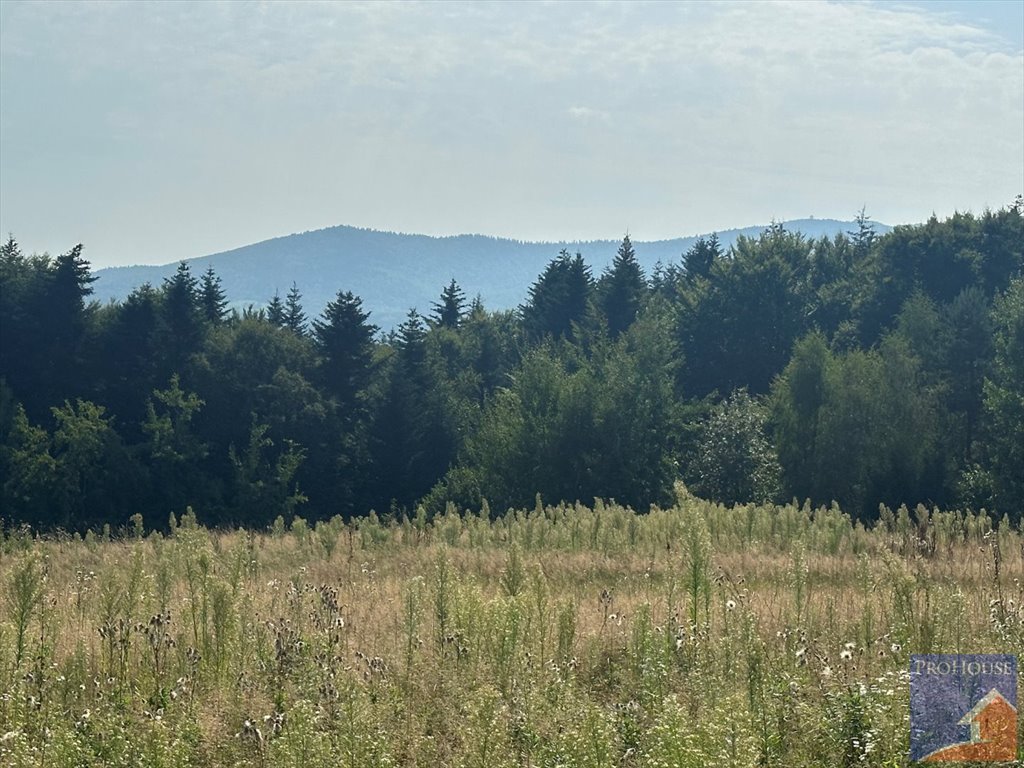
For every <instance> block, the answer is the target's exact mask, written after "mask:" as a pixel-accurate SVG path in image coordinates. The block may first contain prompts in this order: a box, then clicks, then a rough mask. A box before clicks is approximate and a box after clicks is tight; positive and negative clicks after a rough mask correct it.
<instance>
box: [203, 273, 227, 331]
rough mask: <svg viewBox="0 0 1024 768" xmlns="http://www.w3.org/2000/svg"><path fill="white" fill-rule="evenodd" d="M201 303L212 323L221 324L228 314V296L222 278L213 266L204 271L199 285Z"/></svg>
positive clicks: (208, 319) (209, 321)
mask: <svg viewBox="0 0 1024 768" xmlns="http://www.w3.org/2000/svg"><path fill="white" fill-rule="evenodd" d="M199 303H200V305H201V306H202V308H203V315H204V316H205V317H206V321H207V322H208V323H210V324H211V325H219V324H220V323H221V322H223V321H224V318H225V317H226V316H227V313H228V310H227V307H228V300H227V296H225V294H224V288H223V286H222V285H221V282H220V278H219V277H218V276H217V274H216V273H215V272H214V271H213V267H212V266H211V267H209V268H208V269H207V270H206V271H205V272H204V273H203V279H202V282H201V283H200V287H199Z"/></svg>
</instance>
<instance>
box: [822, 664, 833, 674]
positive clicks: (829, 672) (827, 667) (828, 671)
mask: <svg viewBox="0 0 1024 768" xmlns="http://www.w3.org/2000/svg"><path fill="white" fill-rule="evenodd" d="M821 676H822V677H832V667H830V666H828V665H825V668H824V669H822V670H821Z"/></svg>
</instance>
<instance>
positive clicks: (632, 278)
mask: <svg viewBox="0 0 1024 768" xmlns="http://www.w3.org/2000/svg"><path fill="white" fill-rule="evenodd" d="M646 291H647V282H646V281H645V279H644V273H643V269H641V267H640V263H639V262H638V261H637V260H636V253H635V252H634V251H633V244H632V243H631V242H630V241H629V235H626V236H625V237H624V238H622V245H620V246H619V250H618V253H617V254H616V255H615V260H614V261H613V262H612V266H611V268H610V269H609V270H608V271H607V272H605V274H604V275H603V276H602V277H601V282H600V284H599V285H598V293H599V295H600V302H601V309H602V310H604V316H605V319H606V321H607V323H608V333H609V335H610V336H611V337H612V338H613V339H616V338H618V337H619V334H621V333H622V332H623V331H625V330H626V329H627V328H629V326H630V325H632V324H633V321H634V320H636V316H637V314H638V313H639V312H640V307H641V306H642V305H643V301H644V295H645V294H646Z"/></svg>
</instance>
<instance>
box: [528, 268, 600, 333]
mask: <svg viewBox="0 0 1024 768" xmlns="http://www.w3.org/2000/svg"><path fill="white" fill-rule="evenodd" d="M593 285H594V281H593V278H592V277H591V275H590V267H588V266H587V265H586V263H585V262H584V261H583V255H582V254H580V253H577V254H576V255H575V256H570V255H569V252H568V251H567V250H564V249H563V250H562V251H561V253H559V255H558V256H557V257H556V258H555V259H553V260H552V261H551V262H550V263H549V264H548V266H547V267H546V268H545V270H544V272H543V274H541V276H540V277H539V278H537V282H535V283H534V284H533V286H531V288H530V300H529V302H528V303H527V304H526V305H525V306H524V307H523V308H522V316H523V325H524V326H525V328H526V331H527V333H528V334H530V336H532V337H533V338H535V339H540V338H543V337H544V336H552V337H554V338H566V339H570V340H572V339H573V338H574V333H573V323H581V322H583V320H584V319H585V317H586V315H587V308H588V306H589V303H590V297H591V293H592V292H593Z"/></svg>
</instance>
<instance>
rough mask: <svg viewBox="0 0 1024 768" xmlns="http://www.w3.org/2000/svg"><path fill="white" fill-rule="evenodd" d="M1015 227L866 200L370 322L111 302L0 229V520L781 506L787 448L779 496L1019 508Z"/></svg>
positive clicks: (172, 289) (171, 291)
mask: <svg viewBox="0 0 1024 768" xmlns="http://www.w3.org/2000/svg"><path fill="white" fill-rule="evenodd" d="M1022 242H1024V219H1022V216H1021V208H1020V206H1016V205H1015V206H1013V207H1010V208H1006V209H1001V210H998V211H985V212H984V213H982V214H981V215H977V216H976V215H973V214H956V215H955V216H953V217H951V218H950V219H948V220H946V221H938V220H937V219H933V220H930V221H928V222H927V223H925V224H922V225H917V226H907V227H898V228H897V229H896V230H895V231H894V232H892V233H890V234H886V235H881V236H880V235H877V234H876V233H875V232H874V229H873V227H872V224H871V222H870V220H869V219H868V218H867V216H866V214H865V213H864V212H863V211H861V214H860V215H859V216H858V218H857V223H856V225H855V227H854V229H853V231H851V232H849V233H848V234H847V235H839V236H837V237H835V238H831V239H830V238H821V239H817V240H812V239H808V238H805V237H803V236H801V235H799V234H797V233H790V232H786V231H784V230H783V229H782V228H781V227H779V226H776V225H773V226H771V227H769V228H768V229H767V230H765V231H764V232H763V233H762V235H761V236H760V237H757V238H751V239H741V240H739V241H738V242H737V243H736V244H735V245H734V246H733V247H732V248H730V249H729V250H728V251H724V250H723V249H722V247H721V246H720V244H719V243H718V241H717V238H715V237H710V238H706V239H701V240H698V241H697V242H696V244H695V245H694V246H693V248H692V249H691V250H690V251H689V252H688V253H687V254H686V255H685V256H684V257H683V260H682V261H680V262H679V263H675V264H668V265H661V266H659V268H658V269H656V270H655V271H654V274H653V276H652V279H651V281H650V285H648V284H647V281H646V280H645V277H644V274H643V271H642V270H641V269H640V266H639V263H640V260H639V259H638V258H637V253H636V252H635V249H634V244H633V243H632V242H631V241H630V240H629V238H628V236H627V237H625V238H624V239H623V242H622V244H621V247H620V248H619V253H618V254H617V256H616V258H615V260H614V262H613V263H612V265H611V266H610V268H608V269H607V270H606V271H605V272H604V274H603V275H602V276H601V277H600V279H599V280H597V281H596V284H595V281H594V280H593V278H592V277H591V273H590V268H589V266H588V265H587V263H586V261H585V260H584V258H583V256H582V255H581V254H576V255H575V256H572V255H570V254H569V253H568V252H563V253H562V254H560V255H559V256H558V257H556V258H555V259H554V260H552V262H551V263H550V264H549V265H548V266H547V268H546V269H545V270H544V273H543V274H541V275H540V276H539V277H538V279H537V281H536V282H535V283H534V285H533V286H532V287H531V290H530V294H529V299H528V301H527V302H526V303H525V304H524V306H522V307H521V308H520V310H519V311H518V312H515V311H511V312H490V311H487V310H486V309H485V308H484V306H483V304H482V302H481V300H480V299H479V298H477V299H476V300H474V301H472V302H467V301H466V298H465V296H464V294H463V291H462V289H461V288H460V287H459V284H458V283H457V282H456V281H455V280H454V279H453V280H452V281H451V282H450V283H449V284H448V285H447V286H446V287H445V288H444V289H443V290H442V292H441V295H440V299H439V301H438V302H436V303H435V304H434V305H433V307H432V308H431V310H432V311H431V313H430V317H429V319H428V320H424V318H421V317H420V316H419V315H418V314H415V313H414V314H412V315H410V317H409V319H408V320H407V321H406V322H405V323H403V324H402V326H401V327H400V328H398V329H395V330H394V331H391V332H389V333H387V334H386V335H379V334H378V329H377V328H376V327H375V326H374V325H372V324H371V323H370V322H369V313H368V312H366V311H365V310H364V309H363V306H362V302H361V300H360V299H359V298H358V297H356V296H354V295H353V294H351V293H348V292H344V291H341V292H339V293H338V294H337V296H336V298H335V300H334V301H332V302H331V303H330V305H329V306H328V307H327V309H326V310H325V311H324V313H323V314H322V315H321V316H320V317H318V318H316V319H315V320H314V321H313V322H312V324H310V323H308V322H307V319H306V317H305V314H304V312H303V309H302V306H301V298H302V296H301V294H300V292H299V291H298V287H297V284H296V283H293V284H292V287H291V290H290V291H289V292H288V295H287V298H286V299H284V300H282V298H281V297H280V296H278V297H276V300H275V301H274V302H273V303H272V306H271V307H270V308H269V311H264V310H262V309H261V310H257V309H254V308H252V307H249V308H248V309H246V310H243V311H241V312H232V313H230V314H229V313H228V311H227V305H226V303H225V299H226V297H225V293H224V289H223V286H222V285H221V283H220V280H219V278H218V277H217V275H216V273H215V272H214V271H213V270H212V269H207V270H206V272H205V273H204V274H202V275H201V277H200V279H196V278H195V277H193V276H192V274H191V272H190V268H189V265H188V263H182V264H181V265H179V267H178V269H177V271H176V273H175V274H174V275H173V276H172V277H171V278H169V279H167V280H165V281H164V283H163V284H162V285H161V286H159V287H158V288H156V289H154V288H152V287H150V286H148V285H144V286H141V287H140V288H138V289H136V290H135V291H133V292H132V293H131V294H130V295H129V296H128V297H127V298H126V299H125V300H124V301H123V302H120V303H112V304H109V305H107V306H103V307H99V306H96V305H94V304H90V303H89V298H90V296H91V290H92V282H93V279H94V278H93V276H92V275H91V274H90V270H89V265H88V262H86V261H85V259H84V258H83V250H82V248H81V247H80V246H76V247H75V248H72V249H71V250H69V251H68V252H66V253H64V254H62V255H60V256H57V257H56V258H53V257H50V256H48V255H45V254H44V255H25V254H24V253H23V252H22V249H21V247H20V246H19V244H18V243H17V241H15V240H14V238H13V237H9V238H8V239H7V241H6V242H5V243H2V244H0V502H2V505H0V514H2V515H3V517H4V524H5V526H6V527H7V529H8V530H10V529H11V528H12V527H16V526H17V524H18V523H21V522H29V523H32V524H33V525H38V526H42V527H44V528H54V527H58V526H61V527H66V528H68V529H73V530H76V531H83V530H85V529H87V528H89V527H94V528H96V529H97V531H99V530H102V528H103V526H104V525H113V526H115V527H117V526H120V525H124V524H125V521H126V520H127V519H129V516H130V515H131V514H132V513H133V512H140V513H144V514H145V515H146V516H147V518H149V517H152V515H151V514H150V512H151V511H152V510H154V508H155V510H156V515H157V518H156V519H164V517H165V515H167V514H168V513H171V512H176V513H178V514H180V513H181V511H182V510H183V509H185V508H186V507H187V506H189V505H192V506H194V507H195V508H198V509H202V510H203V514H204V518H205V519H207V520H209V521H211V523H218V522H227V521H238V522H247V523H248V524H250V525H254V526H259V527H263V526H265V525H268V524H269V523H270V521H272V520H274V519H275V518H277V517H278V516H281V517H282V520H284V519H287V518H288V517H289V516H290V515H291V514H293V510H294V505H295V503H297V502H298V500H299V498H300V497H301V498H305V501H304V502H303V507H302V509H303V514H305V515H307V516H308V517H309V518H310V519H311V520H312V521H313V522H314V524H315V522H316V521H318V520H326V519H329V518H332V517H333V516H335V515H339V514H340V515H341V516H343V517H345V518H349V517H352V516H354V515H359V514H363V513H365V512H366V511H367V510H369V509H373V508H376V509H379V510H381V511H382V512H385V515H384V516H385V517H387V516H389V515H391V516H394V517H395V518H396V519H400V518H401V517H402V515H403V514H411V512H410V511H411V510H415V509H417V508H418V504H419V503H421V502H422V504H423V507H424V516H425V517H428V518H430V517H434V516H443V517H444V518H445V519H447V520H449V522H451V521H452V520H453V518H452V516H451V514H450V513H449V505H452V506H453V507H454V508H455V509H457V510H460V511H461V510H467V509H469V510H472V511H474V512H476V511H477V510H481V509H483V508H484V507H485V499H486V500H489V501H490V502H493V504H494V509H495V510H496V511H497V512H498V513H499V514H500V512H502V511H503V510H505V509H507V508H508V507H509V506H527V505H530V504H532V502H533V499H534V497H535V496H536V494H537V493H538V492H539V493H540V494H541V495H542V497H543V498H544V499H548V500H552V501H557V500H563V499H566V500H573V499H582V500H590V499H593V498H602V499H613V498H614V499H617V500H619V501H621V502H623V503H626V504H628V505H629V506H631V507H633V508H635V509H638V510H646V509H648V508H649V507H650V506H651V505H652V504H664V503H667V502H668V501H669V500H670V498H671V489H672V484H673V482H674V481H675V480H676V479H680V477H683V478H685V479H686V480H687V482H689V483H690V484H691V486H692V487H693V488H694V490H695V491H696V492H698V493H700V494H703V495H706V496H710V497H713V498H714V499H716V500H717V501H720V502H727V503H734V502H740V501H746V500H764V499H770V498H775V497H777V494H776V488H775V487H774V486H775V483H774V479H773V478H774V476H775V474H776V468H775V462H774V461H773V456H772V454H773V446H772V440H774V442H775V443H776V445H775V452H776V453H777V455H778V465H779V469H780V470H781V474H780V476H781V482H780V488H779V494H778V495H781V496H783V497H785V496H790V495H796V496H798V497H801V498H810V499H812V500H814V502H815V503H827V502H829V501H831V500H832V499H833V498H835V499H836V500H837V501H838V502H839V503H840V504H842V505H843V507H844V508H847V509H849V510H850V511H853V512H855V513H856V514H857V516H858V517H859V518H862V519H864V520H866V521H867V520H871V519H874V517H875V515H876V510H877V508H878V504H879V503H885V504H887V505H889V506H890V507H897V506H898V505H899V504H901V503H907V504H910V505H911V506H913V505H914V504H916V503H917V502H923V501H928V502H929V503H940V504H948V503H953V502H956V503H959V504H962V505H965V506H970V507H972V508H975V509H977V508H980V507H982V506H985V507H986V508H996V509H999V510H1005V511H1007V512H1008V513H1009V514H1010V515H1011V516H1013V517H1014V518H1016V517H1017V516H1018V515H1019V511H1020V509H1021V498H1022V491H1021V489H1020V487H1019V485H1020V483H1019V482H1018V481H1017V476H1018V475H1019V472H1018V471H1017V469H1018V467H1019V466H1020V463H1021V462H1020V458H1021V457H1020V456H1019V451H1018V450H1017V445H1019V444H1020V443H1021V442H1022V441H1021V439H1020V429H1021V426H1020V425H1021V421H1022V418H1024V416H1022V410H1024V409H1022V408H1020V407H1015V405H1014V404H1015V402H1018V401H1019V400H1020V398H1019V397H1018V393H1019V390H1020V384H1019V381H1018V380H1019V379H1020V378H1021V377H1020V376H1016V374H1015V373H1014V370H1015V363H1014V360H1015V359H1016V358H1018V357H1019V355H1017V354H1016V350H1017V349H1018V348H1020V346H1021V343H1020V340H1019V339H1018V338H1017V336H1020V334H1019V333H1018V334H1016V336H1015V335H1014V334H1015V331H1014V330H1013V329H1014V310H1015V306H1016V304H1019V303H1020V302H1019V301H1016V298H1015V297H1016V296H1017V295H1018V294H1019V293H1020V289H1019V287H1018V286H1019V282H1018V283H1012V281H1013V280H1014V276H1015V275H1018V277H1017V278H1016V279H1017V280H1018V281H1019V279H1020V278H1019V274H1020V273H1021V270H1022V268H1024V253H1022V251H1024V248H1022V246H1021V243H1022ZM1015 302H1016V304H1015ZM467 303H468V307H467ZM1017 314H1019V313H1017ZM801 339H803V341H801ZM809 339H811V340H809ZM1017 367H1019V366H1017ZM773 382H774V383H773ZM743 391H745V392H747V393H749V397H747V396H746V395H744V394H740V393H741V392H743ZM769 391H770V392H771V398H770V401H769V402H770V418H769V419H768V424H767V426H768V427H770V429H769V430H768V432H770V436H771V438H772V439H771V440H769V439H767V438H766V436H765V434H764V430H763V427H764V426H766V425H765V423H764V418H763V409H762V408H761V405H760V404H761V403H762V401H761V399H760V398H763V397H764V395H765V394H766V393H768V392H769ZM734 393H735V394H734ZM715 401H718V402H720V403H722V404H721V405H720V406H718V407H715V408H713V407H712V405H711V404H712V403H713V402H715ZM254 435H255V437H254ZM268 440H272V441H273V444H270V443H268V442H266V441H268ZM284 476H287V478H288V479H287V480H282V479H281V478H282V477H284ZM298 488H301V489H302V492H301V494H300V493H299V492H298V490H297V489H298ZM307 497H308V498H307ZM486 507H487V512H486V513H485V515H484V516H485V517H490V516H491V511H490V510H491V507H490V505H489V504H487V505H486ZM444 530H445V531H451V532H452V533H454V532H455V526H454V525H452V526H450V528H445V529H444ZM367 531H368V532H369V529H367ZM446 535H447V534H446ZM472 535H474V536H476V535H479V530H476V529H474V531H473V534H472ZM580 540H582V539H580ZM602 540H603V534H601V533H599V534H598V535H597V536H596V538H595V541H597V542H601V541H602Z"/></svg>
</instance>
